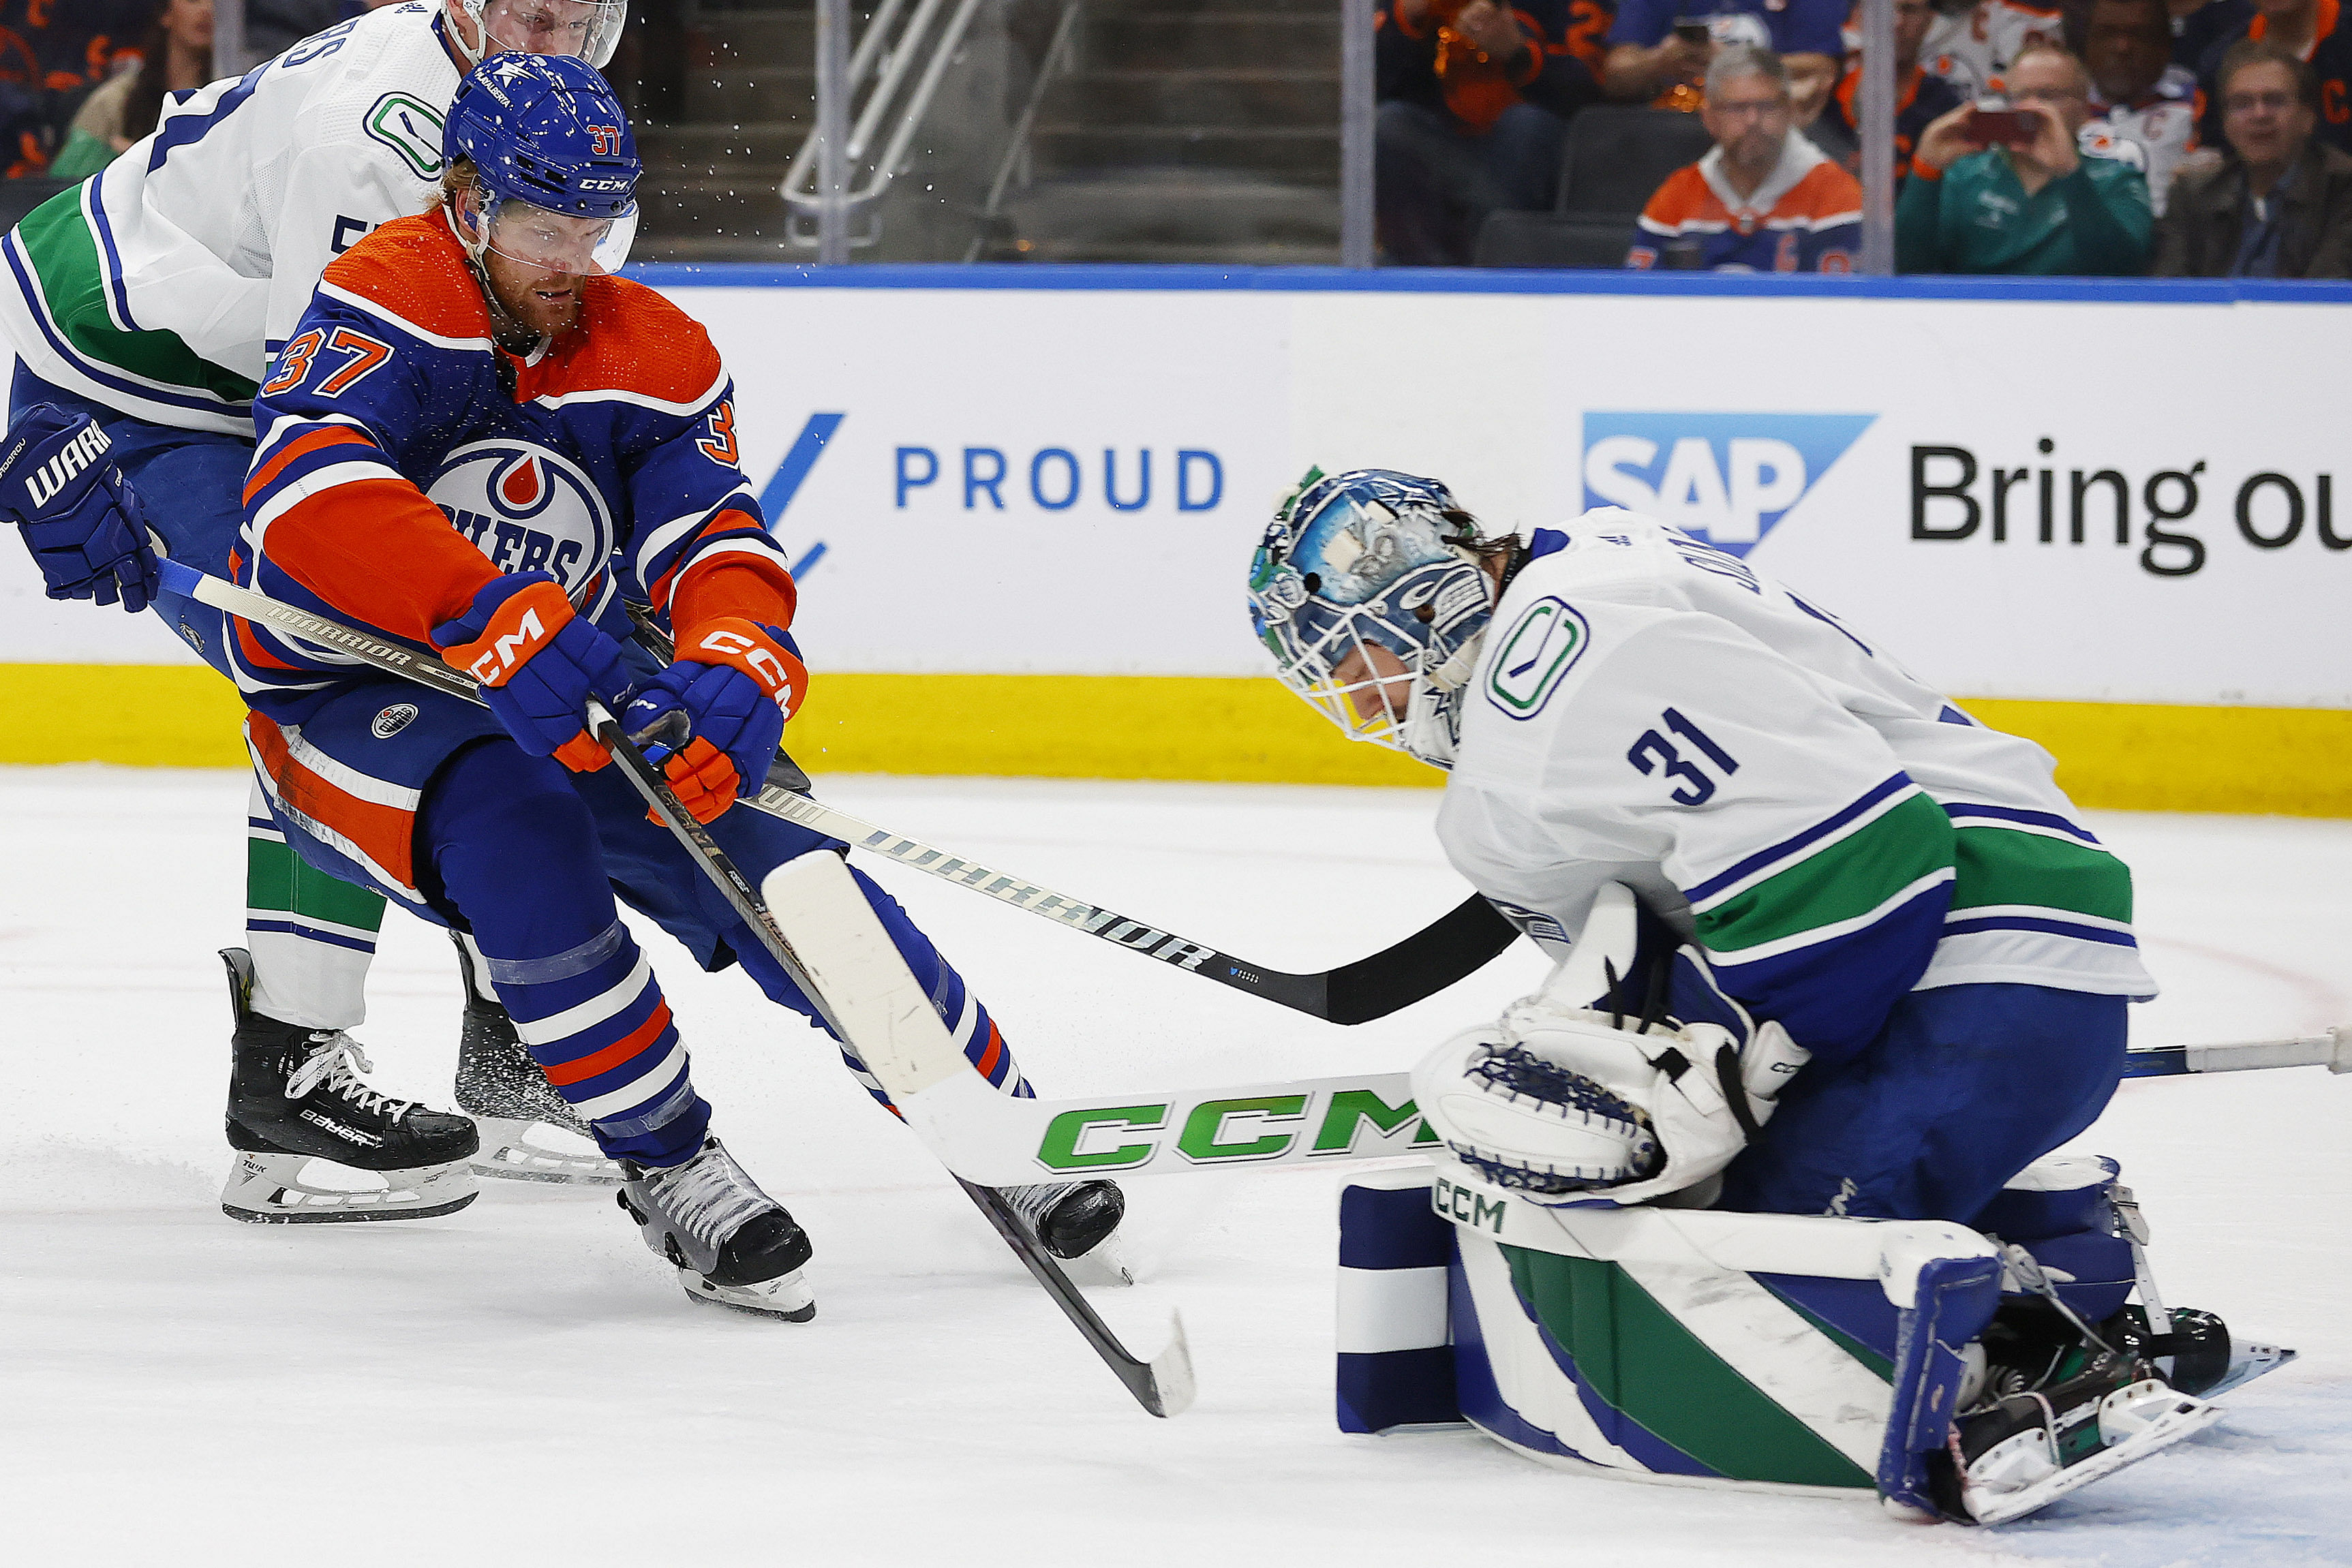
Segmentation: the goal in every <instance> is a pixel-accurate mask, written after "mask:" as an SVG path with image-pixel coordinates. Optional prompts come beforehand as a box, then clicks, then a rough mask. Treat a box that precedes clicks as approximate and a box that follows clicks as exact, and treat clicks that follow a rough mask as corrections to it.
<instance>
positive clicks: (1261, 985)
mask: <svg viewBox="0 0 2352 1568" xmlns="http://www.w3.org/2000/svg"><path fill="white" fill-rule="evenodd" d="M159 565H160V566H161V568H162V574H163V586H164V587H165V588H168V589H170V590H171V591H173V592H174V593H178V594H181V595H183V596H184V597H186V598H189V599H194V600H195V601H198V602H200V603H204V604H209V605H211V606H212V607H213V608H215V610H222V611H226V612H228V613H229V614H231V615H236V616H239V617H241V618H243V619H245V620H247V621H259V622H267V623H268V624H269V625H272V626H275V627H277V628H278V629H279V630H281V631H285V632H292V633H293V634H294V635H295V636H297V637H299V638H301V639H302V640H303V641H304V642H306V643H315V644H316V645H318V646H320V647H322V648H326V649H329V650H331V651H332V652H335V653H344V654H348V655H350V656H351V657H352V658H355V659H358V660H360V661H362V663H365V664H373V665H374V666H375V667H376V668H378V669H381V670H386V671H389V672H391V673H392V674H396V675H403V676H405V677H407V678H408V679H410V680H413V681H416V682H418V683H419V684H421V685H427V686H431V687H432V688H434V689H435V690H436V691H440V692H446V693H447V694H448V695H452V696H457V697H463V698H465V699H466V700H467V701H468V702H473V701H478V698H477V697H476V695H475V693H474V683H473V682H472V681H470V680H468V679H467V678H466V676H465V675H464V674H462V673H460V672H459V671H457V670H453V669H451V668H450V667H449V666H448V665H446V664H443V663H442V662H441V661H440V660H438V659H436V658H433V657H431V656H430V655H428V654H425V653H418V652H417V651H416V650H415V649H413V648H408V647H404V646H403V645H401V644H400V643H394V642H392V641H390V640H389V639H386V638H382V637H377V636H373V635H371V634H369V633H367V632H361V631H359V630H357V629H355V628H353V627H350V626H346V625H344V624H343V623H342V622H339V621H333V620H330V619H329V618H327V617H326V616H323V615H314V614H312V613H310V612H309V611H305V610H298V609H296V608H295V607H294V606H292V605H290V604H283V603H280V602H279V601H277V600H274V599H271V598H269V597H268V596H267V595H265V594H260V593H257V592H255V591H252V590H251V589H247V588H239V587H238V586H237V585H236V584H235V583H233V582H228V581H226V580H223V579H220V578H217V577H208V576H206V575H205V574H204V573H202V572H199V571H197V570H194V568H192V567H190V566H187V565H185V564H184V563H183V562H180V561H174V560H164V561H162V562H160V563H159ZM776 756H777V761H776V766H775V767H774V768H772V769H771V770H770V772H769V775H768V779H767V782H766V783H765V784H764V785H763V786H762V787H761V789H760V792H759V793H758V794H757V795H746V796H743V797H740V802H739V803H740V804H742V805H746V806H749V807H751V809H752V810H758V811H764V812H766V813H767V814H768V815H770V816H772V817H782V818H783V819H784V820H785V821H791V822H797V823H799V824H800V825H801V826H802V827H804V828H809V829H812V830H814V831H817V832H821V833H824V834H825V835H826V836H827V837H830V838H836V839H841V840H844V841H847V842H848V843H850V844H852V845H854V846H856V848H858V849H862V850H868V851H871V852H874V853H876V854H880V855H886V856H887V857H888V858H890V859H891V860H894V861H896V862H898V863H899V864H900V865H904V866H910V867H912V868H913V869H914V870H916V871H919V872H923V873H926V874H928V875H930V876H936V877H939V878H940V879H942V880H944V881H947V882H951V883H955V884H956V885H957V886H959V887H965V888H970V889H971V891H973V892H975V893H979V894H985V895H986V896H988V897H990V898H993V899H995V900H996V901H997V902H998V903H1000V904H1011V905H1013V907H1014V908H1015V909H1021V910H1025V911H1027V912H1028V913H1029V914H1031V915H1038V916H1041V917H1043V918H1045V919H1047V920H1051V921H1053V922H1055V924H1057V925H1065V926H1067V927H1069V928H1071V929H1073V930H1076V931H1082V932H1084V933H1086V934H1087V936H1094V937H1097V938H1099V939H1100V940H1102V941H1105V942H1109V943H1113V944H1115V945H1117V946H1120V947H1124V948H1126V949H1128V950H1129V952H1134V953H1140V954H1142V955H1144V956H1146V957H1150V958H1156V959H1158V960H1159V961H1160V962H1161V963H1163V964H1168V965H1171V966H1173V967H1176V968H1179V969H1182V970H1185V971H1186V972H1188V973H1191V974H1195V975H1199V976H1201V977H1202V978H1204V979H1210V980H1214V981H1216V982H1217V983H1218V984H1220V985H1224V986H1230V987H1232V988H1234V989H1235V990H1238V991H1247V992H1249V993H1250V994H1252V995H1253V996H1259V997H1264V998H1266V999H1267V1000H1268V1001H1272V1002H1278V1003H1280V1004H1281V1005H1282V1006H1284V1007H1286V1008H1292V1009H1296V1010H1297V1011H1299V1012H1303V1013H1311V1014H1313V1015H1314V1016H1315V1017H1317V1018H1319V1019H1328V1020H1329V1021H1330V1022H1332V1023H1339V1024H1357V1023H1366V1022H1369V1021H1370V1020H1371V1019H1377V1018H1385V1017H1387V1016H1388V1015H1389V1014H1390V1013H1392V1012H1394V1011H1396V1010H1397V1009H1399V1008H1402V1007H1406V1006H1408V1005H1410V1004H1412V1003H1413V1002H1417V1001H1420V1000H1422V999H1423V998H1425V997H1430V996H1433V995H1435V994H1436V993H1437V992H1439V991H1442V990H1444V988H1446V987H1448V986H1451V985H1453V984H1454V982H1455V981H1457V980H1459V979H1462V978H1463V977H1465V976H1467V975H1470V974H1471V973H1473V972H1475V970H1477V969H1479V968H1482V967H1485V966H1486V963H1487V962H1488V961H1489V960H1491V959H1493V958H1494V957H1495V956H1496V955H1497V954H1499V953H1501V952H1502V951H1503V949H1505V948H1506V947H1508V946H1510V945H1511V944H1512V943H1513V942H1515V941H1517V938H1518V935H1519V933H1518V929H1517V927H1516V926H1514V925H1512V924H1511V923H1510V922H1509V921H1507V920H1506V919H1504V918H1503V917H1502V915H1498V914H1496V912H1495V908H1494V906H1493V905H1492V904H1488V903H1487V902H1486V900H1485V899H1484V898H1481V897H1480V896H1478V895H1477V894H1471V895H1470V896H1469V897H1468V898H1466V899H1465V900H1463V902H1462V903H1461V904H1457V905H1456V906H1455V907H1454V908H1453V909H1451V910H1449V911H1447V912H1446V913H1445V914H1444V915H1442V916H1440V917H1439V918H1438V919H1437V920H1436V921H1435V922H1433V924H1431V925H1428V926H1426V927H1424V928H1423V929H1422V930H1420V931H1417V932H1415V933H1414V934H1413V935H1412V936H1408V937H1406V938H1405V939H1404V940H1403V941H1402V942H1399V943H1397V944H1396V945H1395V946H1391V947H1389V948H1386V949H1385V950H1383V951H1381V952H1379V953H1375V954H1373V955H1372V956H1370V957H1368V958H1359V959H1357V960H1356V961H1355V962H1354V963H1352V964H1343V965H1341V966H1340V967H1338V968H1336V969H1327V970H1324V971H1322V972H1321V973H1319V974H1303V975H1294V974H1290V973H1288V972H1286V971H1284V970H1281V969H1275V968H1269V967H1266V966H1265V965H1262V964H1252V963H1249V962H1247V961H1246V960H1244V959H1241V958H1236V957H1234V956H1233V955H1231V954H1229V953H1221V952H1219V951H1218V950H1217V949H1215V948H1213V947H1211V946H1206V945H1205V944H1202V943H1199V942H1194V941H1192V940H1191V939H1190V938H1188V937H1184V936H1177V935H1175V934H1174V933H1172V932H1168V931H1162V930H1160V929H1159V928H1158V927H1156V926H1151V925H1145V924H1144V923H1143V922H1142V921H1140V920H1135V919H1131V918H1129V916H1127V915H1121V914H1119V913H1118V911H1116V910H1111V909H1106V908H1104V907H1102V906H1101V905H1099V904H1088V903H1086V902H1085V901H1083V900H1081V899H1075V898H1071V897H1069V896H1068V895H1066V894H1059V893H1055V891H1053V890H1052V889H1051V888H1047V887H1044V886H1040V885H1039V884H1037V883H1031V882H1024V881H1023V880H1022V879H1021V878H1019V877H1015V876H1009V875H1006V874H1005V873H1002V872H999V871H996V870H995V869H993V868H992V867H990V866H985V865H982V864H981V863H980V862H978V861H971V860H965V859H963V858H961V857H960V856H956V855H951V854H949V853H948V852H946V851H944V850H939V849H934V848H932V847H931V846H930V845H929V844H926V843H922V842H920V841H917V840H914V839H909V838H907V837H904V836H903V835H901V834H898V833H893V832H890V831H887V829H883V828H877V827H876V826H875V825H874V824H873V823H871V822H868V821H864V820H863V819H861V818H858V817H854V816H851V815H850V814H849V813H848V812H846V811H842V810H835V809H834V808H833V807H831V806H827V805H825V804H824V803H823V802H821V801H818V800H811V799H810V798H809V797H808V796H807V795H806V794H804V793H801V792H800V791H803V790H805V789H807V787H808V776H807V775H806V774H804V773H802V772H801V771H800V769H799V768H797V767H796V766H794V765H793V762H792V759H791V758H788V757H786V756H785V755H784V754H783V753H782V752H781V751H779V752H778V753H777V754H776Z"/></svg>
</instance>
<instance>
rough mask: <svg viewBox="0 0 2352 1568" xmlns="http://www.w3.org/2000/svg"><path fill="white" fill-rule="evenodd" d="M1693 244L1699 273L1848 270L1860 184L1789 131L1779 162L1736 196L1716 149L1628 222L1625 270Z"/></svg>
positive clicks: (1856, 244)
mask: <svg viewBox="0 0 2352 1568" xmlns="http://www.w3.org/2000/svg"><path fill="white" fill-rule="evenodd" d="M1677 242H1688V243H1695V244H1696V246H1697V247H1698V261H1697V266H1698V267H1699V268H1703V269H1706V270H1711V271H1726V272H1851V271H1853V265H1854V260H1855V257H1856V256H1857V255H1858V253H1859V252H1860V251H1861V249H1862V187H1861V185H1860V184H1858V183H1855V180H1854V177H1853V175H1851V174H1849V173H1847V172H1845V171H1844V170H1843V169H1841V168H1839V167H1838V166H1837V165H1836V164H1835V163H1833V162H1831V161H1830V160H1829V159H1828V158H1826V157H1824V156H1822V152H1821V151H1820V150H1819V149H1818V148H1816V147H1814V146H1813V144H1812V143H1811V142H1810V141H1806V140H1805V139H1804V138H1803V137H1802V136H1801V135H1799V134H1797V133H1796V132H1794V131H1791V132H1790V134H1789V138H1788V141H1787V142H1786V143H1785V144H1784V146H1783V148H1782V150H1781V153H1780V162H1779V163H1777V164H1775V165H1774V166H1773V169H1772V172H1771V173H1769V175H1767V176H1766V177H1765V179H1764V181H1763V183H1761V184H1759V185H1758V186H1757V187H1756V189H1755V190H1753V191H1751V192H1749V193H1748V194H1747V195H1745V196H1742V195H1740V194H1738V193H1737V192H1735V191H1734V190H1733V189H1732V188H1731V186H1730V184H1729V183H1727V181H1726V180H1725V178H1724V175H1723V150H1722V149H1721V148H1719V147H1718V148H1716V149H1714V150H1713V151H1711V152H1708V153H1707V155H1706V157H1704V158H1702V159H1700V160H1699V161H1698V162H1696V163H1691V164H1685V166H1684V167H1682V168H1680V169H1677V170H1675V172H1673V173H1671V174H1669V175H1667V176H1666V179H1665V183H1664V184H1662V185H1660V186H1659V187H1658V189H1657V193H1655V194H1654V195H1653V196H1651V198H1650V204H1649V205H1648V206H1646V207H1644V208H1643V209H1642V215H1641V216H1640V217H1639V218H1638V219H1636V220H1635V221H1634V225H1633V247H1632V249H1631V250H1630V251H1629V252H1628V253H1627V255H1626V257H1625V265H1626V266H1628V267H1655V266H1657V265H1658V261H1659V258H1660V256H1663V255H1664V253H1665V249H1666V247H1667V246H1670V245H1674V244H1675V243H1677Z"/></svg>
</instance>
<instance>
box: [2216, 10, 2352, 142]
mask: <svg viewBox="0 0 2352 1568" xmlns="http://www.w3.org/2000/svg"><path fill="white" fill-rule="evenodd" d="M2253 13H2254V14H2253V16H2252V17H2251V18H2250V19H2249V20H2248V21H2247V23H2246V29H2245V31H2244V32H2242V33H2240V34H2237V35H2235V36H2232V37H2221V38H2219V39H2217V40H2216V41H2215V42H2213V43H2212V44H2210V45H2209V46H2208V47H2207V48H2206V51H2205V57H2204V59H2202V60H2201V61H2200V62H2199V63H2198V67H2197V79H2198V82H2199V84H2200V85H2201V86H2202V87H2203V88H2204V89H2205V123H2204V126H2203V127H2202V131H2203V133H2204V137H2205V140H2206V141H2208V142H2210V143H2213V144H2214V145H2217V146H2218V145H2220V144H2221V142H2223V141H2227V140H2228V139H2229V133H2228V131H2227V130H2226V128H2225V127H2224V126H2223V125H2222V123H2221V90H2220V87H2219V80H2218V78H2219V77H2220V74H2221V59H2222V57H2223V56H2224V55H2226V54H2227V53H2228V52H2229V48H2230V46H2231V45H2232V44H2234V43H2236V42H2237V41H2238V39H2239V38H2241V37H2243V38H2256V39H2261V40H2263V41H2266V42H2269V43H2273V44H2277V45H2279V46H2280V47H2283V48H2285V49H2286V50H2288V51H2289V52H2290V53H2292V54H2293V55H2294V57H2296V58H2297V59H2300V60H2304V61H2305V62H2307V63H2308V64H2309V65H2310V67H2311V73H2312V76H2313V77H2314V78H2315V79H2316V80H2317V82H2318V84H2319V123H2318V125H2317V126H2316V127H2315V129H2314V131H2313V134H2315V135H2316V136H2317V137H2318V138H2319V139H2320V140H2321V141H2326V142H2328V143H2329V144H2331V145H2332V146H2334V147H2335V148H2336V149H2337V150H2338V151H2339V152H2352V26H2345V25H2344V7H2343V3H2342V0H2253Z"/></svg>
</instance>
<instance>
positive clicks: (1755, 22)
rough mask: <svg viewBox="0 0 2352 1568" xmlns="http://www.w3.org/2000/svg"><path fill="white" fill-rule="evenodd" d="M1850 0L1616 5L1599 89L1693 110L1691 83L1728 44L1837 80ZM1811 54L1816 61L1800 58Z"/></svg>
mask: <svg viewBox="0 0 2352 1568" xmlns="http://www.w3.org/2000/svg"><path fill="white" fill-rule="evenodd" d="M1849 4H1850V0H1618V5H1617V20H1616V21H1615V23H1613V24H1612V26H1610V29H1609V56H1608V58H1607V59H1606V60H1605V61H1603V62H1602V66H1601V87H1602V88H1603V89H1605V90H1606V91H1607V92H1608V94H1609V96H1610V97H1611V98H1613V99H1623V100H1627V101H1630V102H1636V103H1639V102H1643V101H1644V100H1647V99H1660V100H1661V101H1662V104H1663V106H1664V107H1665V108H1668V109H1696V108H1697V107H1698V95H1697V94H1696V93H1695V92H1692V91H1691V90H1690V86H1691V84H1693V83H1696V82H1698V81H1700V80H1701V79H1703V78H1705V77H1706V68H1707V62H1708V61H1709V60H1711V59H1712V58H1714V57H1715V53H1716V51H1717V50H1718V49H1721V48H1724V47H1727V46H1728V45H1732V44H1748V45H1751V46H1753V47H1757V48H1760V49H1769V50H1771V51H1772V52H1773V53H1775V54H1777V55H1779V56H1780V57H1781V61H1782V65H1783V68H1784V71H1785V72H1787V73H1789V74H1793V75H1798V76H1803V75H1806V74H1807V73H1808V72H1809V71H1812V70H1822V71H1825V72H1826V73H1827V75H1828V77H1829V79H1830V80H1832V81H1834V80H1835V79H1836V62H1838V61H1840V60H1843V58H1844V57H1845V37H1844V27H1845V17H1846V10H1847V7H1848V5H1849ZM1804 55H1811V56H1814V57H1818V59H1819V61H1820V62H1821V63H1820V64H1819V65H1818V66H1817V65H1815V63H1814V62H1813V61H1811V60H1800V59H1798V58H1796V57H1798V56H1804Z"/></svg>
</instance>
